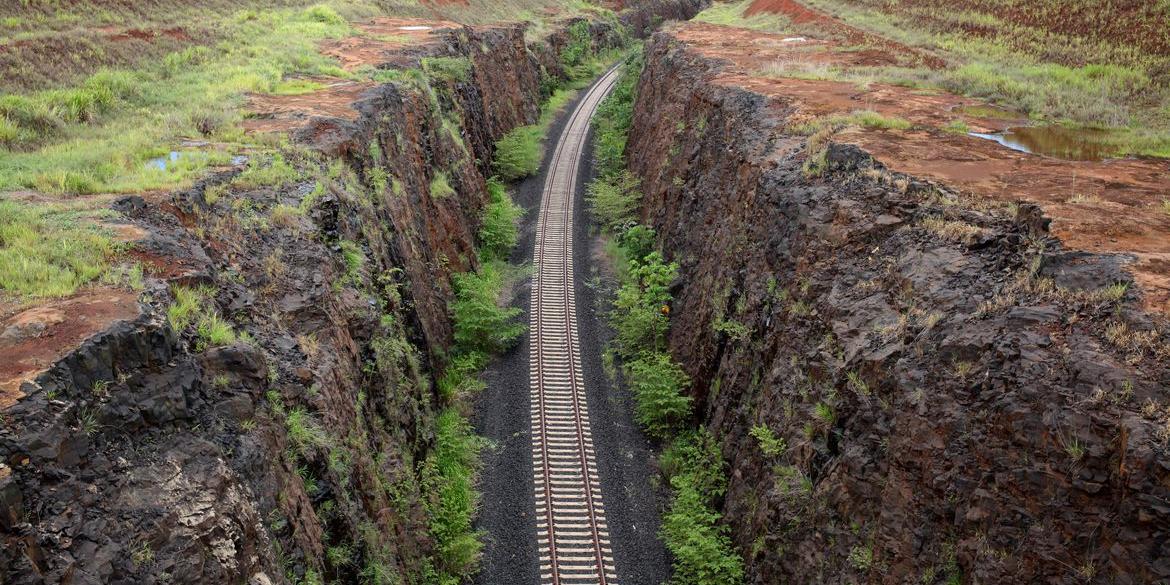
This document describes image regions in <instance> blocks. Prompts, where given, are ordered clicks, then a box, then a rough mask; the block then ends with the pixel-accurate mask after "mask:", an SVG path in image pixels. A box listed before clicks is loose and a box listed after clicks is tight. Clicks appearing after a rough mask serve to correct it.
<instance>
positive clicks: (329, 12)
mask: <svg viewBox="0 0 1170 585" xmlns="http://www.w3.org/2000/svg"><path fill="white" fill-rule="evenodd" d="M305 17H306V18H308V19H309V20H313V21H316V22H320V23H324V24H333V25H342V26H344V25H345V19H344V18H342V17H341V15H340V14H338V13H337V11H336V10H334V9H333V8H332V7H330V6H327V5H325V4H314V5H313V6H310V7H308V8H306V9H305Z"/></svg>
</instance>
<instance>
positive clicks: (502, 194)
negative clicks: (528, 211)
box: [479, 177, 524, 261]
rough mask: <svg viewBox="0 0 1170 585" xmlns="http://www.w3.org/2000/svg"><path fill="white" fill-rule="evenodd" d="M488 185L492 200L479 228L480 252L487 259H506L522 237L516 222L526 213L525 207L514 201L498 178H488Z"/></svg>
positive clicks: (482, 257)
mask: <svg viewBox="0 0 1170 585" xmlns="http://www.w3.org/2000/svg"><path fill="white" fill-rule="evenodd" d="M487 187H488V194H489V196H490V197H491V200H490V201H489V202H488V205H487V208H486V209H485V210H484V214H483V224H482V226H481V227H480V229H479V253H480V257H481V259H483V260H486V261H491V260H504V259H506V258H507V257H508V254H509V253H510V252H511V251H512V248H514V247H515V246H516V241H517V240H518V239H519V237H520V236H519V232H518V230H517V227H516V222H517V221H518V220H519V219H520V217H521V216H522V215H524V209H523V208H522V207H520V206H519V205H516V204H515V203H513V202H512V198H511V197H510V196H509V195H508V191H507V189H505V188H504V185H503V184H502V183H500V182H499V181H498V180H497V179H496V178H494V177H493V178H491V179H488V183H487Z"/></svg>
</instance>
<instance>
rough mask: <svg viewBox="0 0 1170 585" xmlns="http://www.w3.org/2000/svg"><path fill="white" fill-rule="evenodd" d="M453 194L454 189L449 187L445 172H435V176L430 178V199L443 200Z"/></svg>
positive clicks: (449, 181) (449, 182)
mask: <svg viewBox="0 0 1170 585" xmlns="http://www.w3.org/2000/svg"><path fill="white" fill-rule="evenodd" d="M454 194H455V189H454V188H453V187H452V186H451V179H450V177H449V175H448V174H447V171H435V176H434V177H432V178H431V197H434V198H436V199H445V198H447V197H450V196H452V195H454Z"/></svg>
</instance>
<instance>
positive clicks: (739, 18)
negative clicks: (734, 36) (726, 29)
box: [693, 0, 789, 32]
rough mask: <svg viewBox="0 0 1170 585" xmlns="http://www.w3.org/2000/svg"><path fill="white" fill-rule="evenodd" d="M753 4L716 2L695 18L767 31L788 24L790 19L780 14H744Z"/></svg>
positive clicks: (782, 28)
mask: <svg viewBox="0 0 1170 585" xmlns="http://www.w3.org/2000/svg"><path fill="white" fill-rule="evenodd" d="M751 4H752V0H738V1H736V2H716V3H713V4H712V5H711V7H710V8H707V9H706V10H704V11H702V12H700V13H698V14H696V15H695V17H694V19H693V20H696V21H698V22H709V23H711V24H719V25H723V26H734V27H736V28H747V29H752V30H760V31H766V32H781V31H783V30H785V28H786V27H787V26H788V24H789V21H788V19H787V18H786V17H784V16H783V15H780V14H774V13H771V12H760V13H758V14H755V15H752V16H744V12H745V11H747V9H748V7H749V6H751Z"/></svg>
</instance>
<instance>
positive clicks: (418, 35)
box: [321, 18, 463, 71]
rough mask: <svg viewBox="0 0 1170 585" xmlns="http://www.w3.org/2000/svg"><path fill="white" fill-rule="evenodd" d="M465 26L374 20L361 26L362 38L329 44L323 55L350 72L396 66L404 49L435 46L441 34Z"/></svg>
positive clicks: (325, 45) (410, 19) (406, 20)
mask: <svg viewBox="0 0 1170 585" xmlns="http://www.w3.org/2000/svg"><path fill="white" fill-rule="evenodd" d="M462 26H463V25H461V24H459V23H457V22H451V21H449V20H428V19H419V18H374V19H372V20H370V21H369V22H366V23H363V24H359V25H357V28H358V30H360V31H362V33H363V34H362V35H361V36H355V37H348V38H344V39H339V40H336V41H329V42H327V43H325V44H323V45H321V52H322V53H324V54H325V55H328V56H330V57H333V58H334V59H337V60H338V61H339V62H340V63H341V67H342V68H343V69H345V70H346V71H352V70H354V69H357V68H358V67H361V66H363V65H365V66H370V67H377V66H380V65H384V64H387V63H395V62H396V59H395V58H396V57H403V55H401V52H402V49H403V48H404V47H408V46H418V45H425V44H429V43H433V42H435V37H434V32H435V31H437V30H441V29H448V28H461V27H462Z"/></svg>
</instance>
